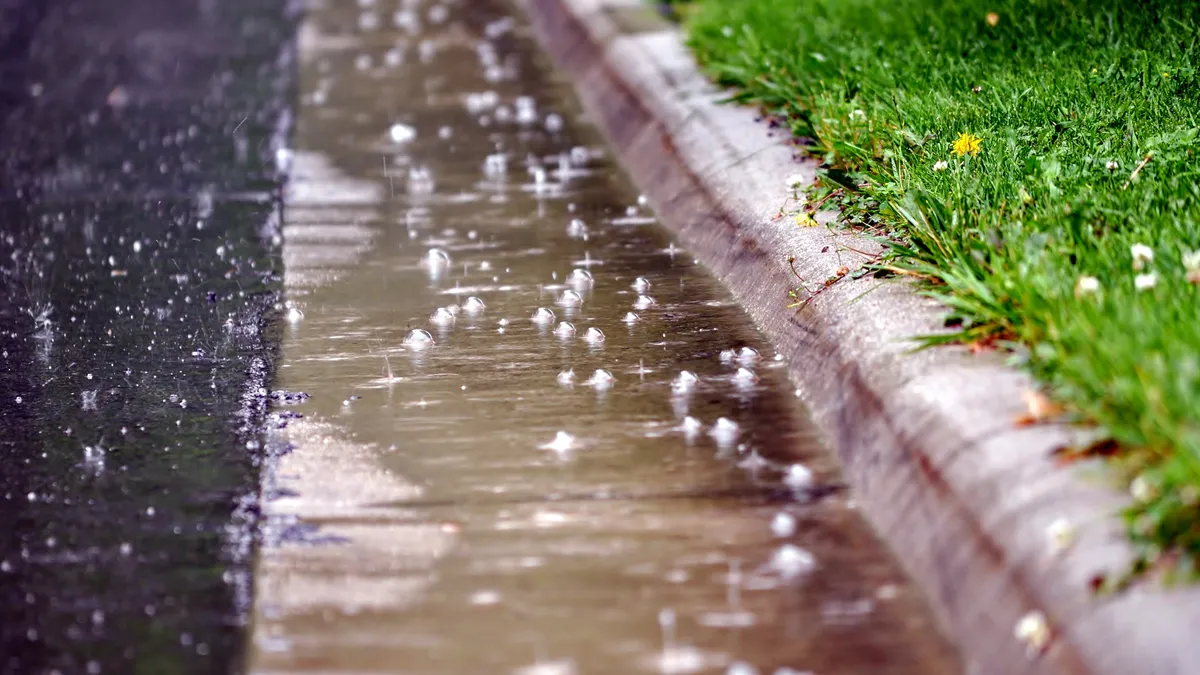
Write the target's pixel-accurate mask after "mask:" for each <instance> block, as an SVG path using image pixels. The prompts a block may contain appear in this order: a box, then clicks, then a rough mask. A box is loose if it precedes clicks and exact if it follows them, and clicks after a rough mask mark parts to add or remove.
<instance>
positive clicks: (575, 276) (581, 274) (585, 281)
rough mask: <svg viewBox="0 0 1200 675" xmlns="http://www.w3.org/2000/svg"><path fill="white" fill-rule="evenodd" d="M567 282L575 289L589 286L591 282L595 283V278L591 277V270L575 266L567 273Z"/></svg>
mask: <svg viewBox="0 0 1200 675" xmlns="http://www.w3.org/2000/svg"><path fill="white" fill-rule="evenodd" d="M567 283H568V284H571V285H572V286H574V287H575V288H577V289H584V288H591V287H592V284H594V283H595V280H594V279H593V278H592V273H591V272H589V271H587V270H585V269H579V268H576V269H574V270H571V273H570V274H569V275H567Z"/></svg>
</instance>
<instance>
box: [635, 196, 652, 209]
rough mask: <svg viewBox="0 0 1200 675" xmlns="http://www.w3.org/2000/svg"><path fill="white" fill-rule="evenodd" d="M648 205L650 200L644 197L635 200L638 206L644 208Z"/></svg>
mask: <svg viewBox="0 0 1200 675" xmlns="http://www.w3.org/2000/svg"><path fill="white" fill-rule="evenodd" d="M649 203H650V200H649V199H647V198H646V195H638V198H637V205H638V206H641V207H643V208H645V207H646V206H647V205H648V204H649Z"/></svg>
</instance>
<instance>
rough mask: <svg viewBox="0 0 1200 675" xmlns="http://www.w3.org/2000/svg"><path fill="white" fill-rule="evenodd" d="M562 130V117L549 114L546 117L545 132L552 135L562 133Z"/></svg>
mask: <svg viewBox="0 0 1200 675" xmlns="http://www.w3.org/2000/svg"><path fill="white" fill-rule="evenodd" d="M562 128H563V119H562V116H560V115H556V114H555V113H550V114H549V115H546V131H549V132H550V133H552V134H556V133H558V132H560V131H562Z"/></svg>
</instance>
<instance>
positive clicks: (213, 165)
mask: <svg viewBox="0 0 1200 675" xmlns="http://www.w3.org/2000/svg"><path fill="white" fill-rule="evenodd" d="M297 10H298V7H297V6H296V5H295V4H294V3H287V2H286V1H285V0H172V1H171V2H162V1H161V0H119V1H118V0H0V284H2V285H3V292H2V293H0V462H3V465H2V468H0V673H53V672H58V673H101V672H103V673H158V674H165V673H227V672H231V671H236V670H237V669H238V668H240V667H241V662H242V658H243V652H244V649H243V641H244V638H243V633H244V629H243V625H244V623H245V620H246V616H247V611H248V605H249V602H250V597H251V596H250V588H249V571H248V570H249V563H250V560H249V556H250V552H251V549H252V543H253V534H252V533H253V532H254V522H255V518H256V508H255V507H254V502H253V495H255V494H256V493H257V490H258V482H257V481H258V475H259V471H258V469H257V466H258V465H259V464H260V463H261V462H262V461H263V457H262V451H261V450H260V449H259V448H261V447H262V443H261V432H262V423H263V419H264V414H265V404H266V399H267V397H266V390H265V387H266V386H267V383H268V381H269V378H270V375H271V372H270V369H271V367H272V363H273V361H274V356H273V352H272V350H273V349H275V348H276V347H275V345H277V342H278V341H277V340H276V339H275V337H274V336H275V333H276V332H277V331H278V327H277V324H276V321H277V312H275V311H274V310H273V307H274V306H275V304H276V302H277V300H278V292H279V288H280V282H279V270H280V267H281V262H280V254H279V240H278V235H279V222H280V212H279V211H280V207H279V199H278V192H279V189H278V188H279V182H280V173H279V171H278V170H277V167H276V156H277V152H276V150H277V149H280V148H282V147H284V146H285V145H286V138H287V134H288V131H289V127H290V119H291V117H290V109H289V106H290V105H291V100H292V88H293V86H294V81H293V73H294V70H295V69H294V64H293V43H292V31H293V27H294V19H295V15H296V13H297ZM281 159H285V160H286V156H284V157H281Z"/></svg>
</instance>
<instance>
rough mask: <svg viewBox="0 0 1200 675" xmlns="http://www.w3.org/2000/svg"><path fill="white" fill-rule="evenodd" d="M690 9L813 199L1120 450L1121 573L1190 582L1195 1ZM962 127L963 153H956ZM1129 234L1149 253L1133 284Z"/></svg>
mask: <svg viewBox="0 0 1200 675" xmlns="http://www.w3.org/2000/svg"><path fill="white" fill-rule="evenodd" d="M682 14H683V15H684V16H685V17H686V27H687V29H688V33H689V40H690V43H691V46H692V48H693V49H694V51H695V53H696V55H697V57H698V59H699V61H700V63H701V64H702V67H703V68H705V69H706V70H707V72H708V73H709V74H710V75H711V76H712V77H713V78H714V79H716V80H717V81H718V82H719V83H721V84H724V85H729V86H732V87H733V88H734V90H735V91H736V92H737V93H736V99H737V100H739V101H742V102H745V103H749V104H753V105H757V106H760V107H761V108H763V109H764V110H765V111H767V112H768V113H769V114H771V115H773V116H776V118H777V119H780V120H782V121H783V122H784V123H785V124H787V125H790V127H791V130H792V131H793V132H794V133H795V134H796V135H797V136H801V137H806V138H809V139H811V140H812V143H813V144H812V145H810V146H808V149H809V150H810V151H811V152H812V153H813V154H814V155H815V156H816V157H817V158H818V159H819V160H820V161H821V162H822V165H823V174H822V178H821V180H820V181H819V183H818V185H817V187H816V188H815V189H814V194H813V195H810V200H815V199H816V198H820V197H832V199H831V201H829V202H828V203H830V204H834V203H836V204H838V205H839V207H840V208H841V209H842V212H843V221H844V222H845V223H848V224H849V225H850V226H852V227H859V228H864V229H867V230H869V231H871V232H873V233H876V234H878V235H881V236H882V237H883V238H884V239H885V240H886V241H887V242H888V245H889V249H888V253H887V255H886V257H885V258H884V259H883V260H881V261H880V268H881V269H890V270H893V271H902V272H903V273H905V274H912V275H915V276H917V277H918V278H920V279H921V280H922V289H923V292H926V293H928V294H929V295H931V296H933V297H935V298H937V299H938V300H940V301H941V302H943V303H944V304H945V305H946V307H948V308H949V313H950V317H949V320H948V325H952V326H957V327H958V330H957V331H956V332H955V333H954V335H953V336H952V339H953V340H956V341H962V342H967V343H972V344H974V345H980V346H985V347H991V346H997V347H999V348H1001V349H1004V350H1008V351H1010V352H1011V358H1012V359H1013V360H1014V361H1017V362H1019V363H1020V364H1021V365H1022V366H1023V367H1025V368H1027V369H1028V370H1029V371H1030V372H1031V373H1032V374H1033V375H1034V376H1035V377H1036V378H1038V379H1039V381H1041V382H1042V383H1044V386H1045V391H1046V393H1047V394H1048V395H1049V397H1050V398H1051V399H1052V400H1053V401H1055V402H1057V403H1059V404H1062V405H1063V406H1065V408H1066V410H1067V413H1066V416H1065V419H1068V420H1073V421H1077V422H1080V423H1085V424H1094V425H1097V426H1098V427H1100V428H1102V429H1103V430H1104V431H1105V433H1106V434H1108V435H1110V436H1111V439H1112V440H1114V441H1116V448H1117V450H1116V451H1115V452H1111V453H1106V454H1109V455H1111V456H1112V457H1113V460H1114V466H1115V467H1116V468H1117V469H1118V474H1119V475H1120V476H1121V479H1122V480H1127V481H1129V482H1130V485H1132V486H1135V487H1136V489H1133V490H1132V492H1134V493H1135V497H1136V499H1135V502H1134V505H1133V506H1132V507H1131V508H1130V509H1129V511H1128V512H1127V513H1126V514H1125V515H1126V518H1127V521H1128V523H1129V532H1130V535H1131V537H1132V539H1133V541H1134V542H1135V543H1136V544H1137V545H1138V549H1139V551H1140V552H1141V554H1142V556H1143V559H1142V560H1141V561H1139V563H1138V564H1137V565H1136V566H1135V570H1134V571H1142V570H1144V569H1146V568H1149V567H1154V568H1156V569H1162V570H1163V571H1164V572H1167V573H1170V574H1171V575H1172V576H1174V575H1183V576H1184V577H1188V578H1194V577H1195V576H1196V575H1197V563H1196V557H1197V555H1198V554H1200V518H1198V517H1197V516H1198V515H1200V510H1198V508H1200V507H1198V503H1200V317H1198V312H1197V310H1198V309H1200V286H1197V285H1196V284H1195V283H1191V282H1189V280H1188V276H1189V274H1188V272H1189V269H1188V266H1187V263H1190V264H1191V265H1193V266H1196V265H1198V264H1200V260H1189V261H1186V263H1185V256H1187V254H1188V253H1190V252H1191V251H1194V250H1196V249H1198V248H1200V157H1198V156H1197V153H1198V150H1200V138H1198V136H1197V129H1198V127H1200V121H1198V119H1197V118H1198V116H1200V88H1198V77H1200V73H1198V72H1197V69H1198V68H1200V42H1198V40H1200V4H1198V3H1195V2H1193V1H1191V0H1178V1H1169V0H1143V1H1141V2H1138V1H1134V0H991V1H984V0H958V1H950V0H696V2H694V3H693V4H692V6H691V7H689V8H688V11H686V12H683V13H682ZM963 133H969V134H973V135H975V136H977V137H978V138H980V139H982V144H981V147H980V150H979V152H978V154H976V155H971V154H967V155H962V156H960V155H958V154H955V153H954V152H953V151H952V147H953V144H954V141H955V140H956V139H957V138H958V137H959V136H960V134H963ZM939 162H945V164H944V165H941V164H939ZM943 166H944V168H942V167H943ZM783 178H784V177H782V176H781V177H780V180H781V181H782V180H783ZM1138 244H1142V245H1145V246H1149V247H1150V248H1151V249H1152V250H1153V254H1154V258H1153V260H1152V261H1148V262H1145V264H1144V269H1142V270H1141V272H1140V273H1142V274H1154V275H1156V276H1155V280H1156V284H1155V285H1154V286H1153V287H1152V288H1149V289H1144V290H1138V289H1137V288H1136V287H1135V276H1136V275H1137V274H1138V273H1139V272H1137V271H1135V269H1134V268H1135V261H1134V258H1133V255H1132V253H1131V249H1132V247H1134V246H1135V245H1138ZM1083 277H1094V278H1095V279H1096V280H1098V282H1099V285H1100V290H1099V291H1098V292H1092V293H1089V292H1086V291H1085V290H1081V289H1080V286H1079V284H1080V279H1081V278H1083ZM1192 277H1193V280H1195V281H1200V270H1197V271H1195V273H1194V274H1193V275H1192ZM1086 283H1087V282H1085V284H1086ZM945 339H946V338H944V337H939V338H932V337H931V338H930V340H931V341H934V342H936V341H943V340H945Z"/></svg>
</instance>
